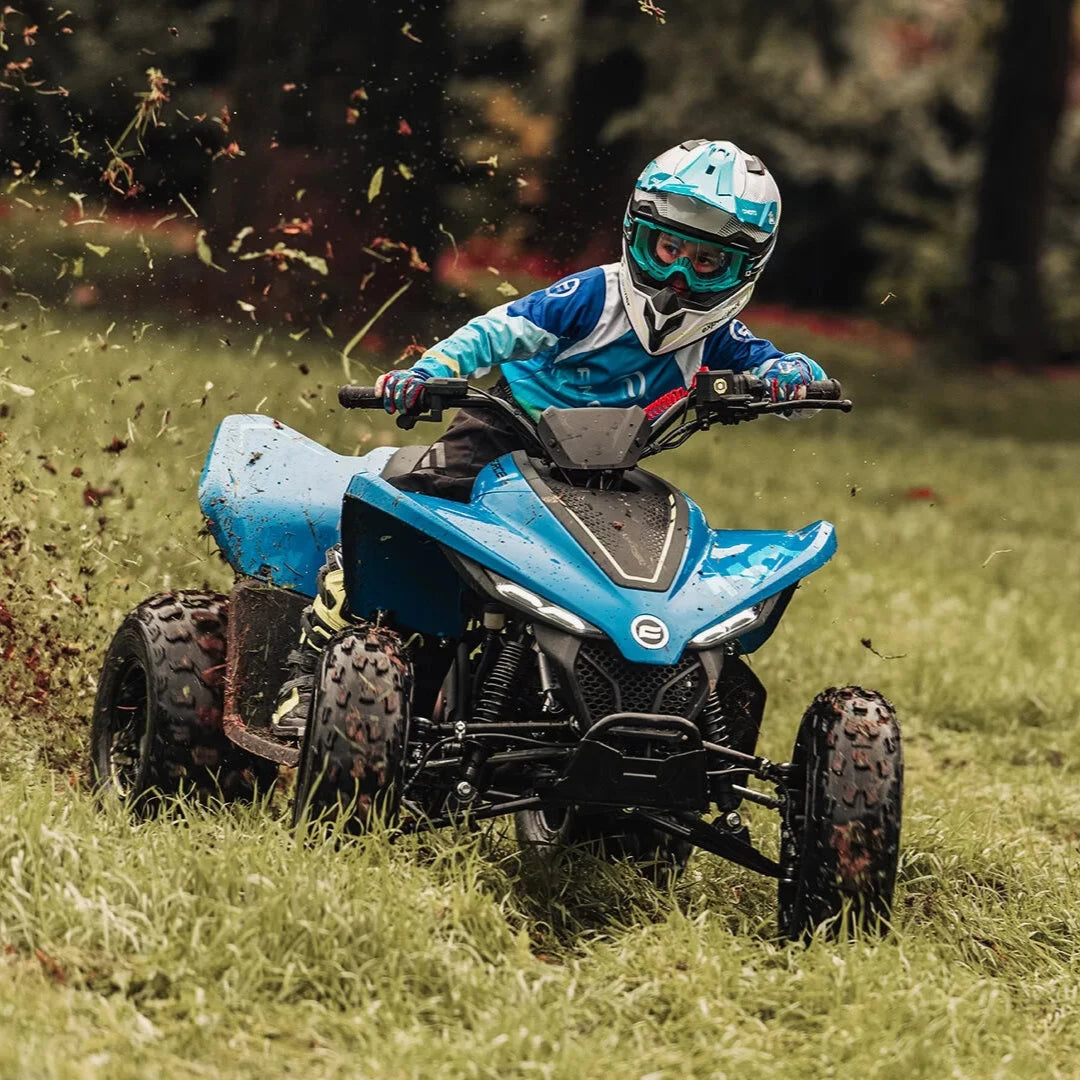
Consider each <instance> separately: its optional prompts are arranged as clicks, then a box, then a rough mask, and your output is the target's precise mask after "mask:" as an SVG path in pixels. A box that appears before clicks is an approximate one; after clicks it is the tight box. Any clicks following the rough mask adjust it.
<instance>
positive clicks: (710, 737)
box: [700, 690, 731, 746]
mask: <svg viewBox="0 0 1080 1080" xmlns="http://www.w3.org/2000/svg"><path fill="white" fill-rule="evenodd" d="M700 724H701V733H702V735H704V736H705V740H706V742H712V743H717V744H718V745H720V746H723V745H724V744H725V743H726V742H727V741H728V740H729V739H730V738H731V727H730V725H729V724H728V722H727V717H725V716H724V711H723V709H722V708H721V705H720V698H719V696H718V695H717V693H716V691H715V690H710V691H709V696H708V697H707V698H706V699H705V704H704V706H702V709H701V720H700Z"/></svg>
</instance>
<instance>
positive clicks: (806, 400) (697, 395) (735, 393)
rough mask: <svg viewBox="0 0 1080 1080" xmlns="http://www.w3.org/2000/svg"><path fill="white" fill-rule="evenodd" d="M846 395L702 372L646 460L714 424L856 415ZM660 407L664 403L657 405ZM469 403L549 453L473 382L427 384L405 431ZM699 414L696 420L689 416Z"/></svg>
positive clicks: (358, 402) (348, 396)
mask: <svg viewBox="0 0 1080 1080" xmlns="http://www.w3.org/2000/svg"><path fill="white" fill-rule="evenodd" d="M842 393H843V391H842V388H841V386H840V383H839V382H838V381H837V380H836V379H820V380H817V381H815V382H811V383H807V384H806V389H805V394H804V396H803V397H801V398H796V399H795V400H792V401H773V400H772V398H771V396H769V395H768V391H767V389H766V383H765V382H764V381H763V380H761V379H759V378H758V377H757V376H755V375H751V374H749V373H746V372H734V371H708V372H705V371H702V372H700V373H699V374H698V377H697V379H696V381H695V383H694V385H693V386H691V388H690V389H689V390H688V391H680V392H679V393H678V394H677V395H672V396H674V397H675V400H674V401H673V402H671V404H670V405H668V402H669V401H671V397H668V398H667V399H665V400H664V402H663V403H664V404H665V405H668V407H667V408H666V409H665V410H664V411H663V412H662V413H659V415H657V414H655V413H650V415H652V416H653V421H652V429H651V432H650V434H649V437H648V443H647V445H646V446H645V448H644V450H643V451H642V454H641V456H642V457H649V456H651V455H653V454H657V453H660V452H661V451H662V450H670V449H674V448H675V447H676V446H681V445H682V443H683V442H685V441H686V439H688V438H689V437H690V435H692V434H693V433H694V432H695V431H704V430H707V429H708V428H709V427H711V426H712V425H713V424H725V425H726V424H738V423H742V422H744V421H746V420H754V419H756V418H757V417H759V416H763V415H765V414H767V413H785V414H786V413H792V412H797V411H801V410H804V409H837V410H840V411H841V412H850V411H851V408H852V405H851V402H850V401H848V400H847V399H845V398H842V397H841V396H840V395H841V394H842ZM338 402H339V403H340V404H341V405H342V406H343V407H344V408H346V409H381V408H383V399H382V394H381V393H376V391H375V387H373V386H343V387H341V388H340V389H339V390H338ZM657 404H659V403H657ZM463 405H469V406H470V407H476V406H480V407H487V408H494V409H499V410H501V411H502V412H504V413H505V414H506V415H507V417H508V418H509V419H510V420H511V421H512V422H513V423H514V424H515V426H517V427H519V428H520V430H521V432H522V436H523V438H524V439H525V440H526V443H527V444H528V445H533V446H534V447H535V448H536V449H537V450H538V451H539V453H540V454H541V455H542V456H545V457H546V456H547V450H546V448H544V447H543V446H542V444H541V443H540V441H539V439H538V437H537V434H536V431H535V429H534V426H533V424H532V423H531V422H529V421H528V420H526V419H525V418H524V417H523V416H522V414H521V413H520V412H519V411H518V410H517V409H515V408H514V407H513V405H511V404H510V402H508V401H505V400H503V399H502V398H501V397H496V396H495V395H494V394H489V393H488V392H487V391H485V390H481V389H480V388H479V387H475V386H470V385H469V381H468V379H441V378H430V379H428V380H426V381H425V382H424V384H423V386H422V388H421V391H420V394H419V395H418V396H417V399H416V402H415V404H414V405H413V406H412V408H410V409H409V411H408V412H405V413H398V414H397V417H396V420H397V425H398V427H400V428H405V429H406V430H408V429H410V428H412V427H414V426H415V425H416V423H417V422H418V421H420V420H435V421H439V420H442V418H443V410H444V409H456V408H460V407H461V406H463ZM691 408H692V409H693V410H694V414H695V415H694V419H689V416H688V412H689V410H690V409H691Z"/></svg>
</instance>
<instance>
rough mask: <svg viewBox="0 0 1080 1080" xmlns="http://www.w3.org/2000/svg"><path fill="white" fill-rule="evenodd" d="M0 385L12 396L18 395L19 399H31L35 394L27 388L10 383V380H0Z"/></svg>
mask: <svg viewBox="0 0 1080 1080" xmlns="http://www.w3.org/2000/svg"><path fill="white" fill-rule="evenodd" d="M0 385H2V386H6V387H7V388H8V389H9V390H10V391H11V392H12V393H13V394H18V395H19V397H33V396H34V394H35V393H36V392H37V391H35V390H33V389H32V388H31V387H29V386H20V385H19V384H18V383H14V382H12V381H11V380H10V379H3V378H0Z"/></svg>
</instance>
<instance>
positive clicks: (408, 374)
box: [375, 368, 431, 413]
mask: <svg viewBox="0 0 1080 1080" xmlns="http://www.w3.org/2000/svg"><path fill="white" fill-rule="evenodd" d="M430 378H431V376H430V374H428V372H426V371H419V370H417V369H416V368H404V369H402V370H399V371H388V372H386V374H385V375H380V376H379V377H378V379H376V380H375V392H376V393H378V394H382V403H383V408H384V409H385V410H386V411H387V412H388V413H396V412H399V413H408V412H411V411H412V410H413V409H414V408H415V407H416V403H417V402H418V401H419V400H420V393H421V391H422V390H423V389H424V383H425V382H426V381H427V380H428V379H430Z"/></svg>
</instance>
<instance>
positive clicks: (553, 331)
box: [413, 266, 606, 378]
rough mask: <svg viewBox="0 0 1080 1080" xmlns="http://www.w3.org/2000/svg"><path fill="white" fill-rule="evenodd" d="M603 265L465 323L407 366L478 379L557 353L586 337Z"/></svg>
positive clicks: (595, 317)
mask: <svg viewBox="0 0 1080 1080" xmlns="http://www.w3.org/2000/svg"><path fill="white" fill-rule="evenodd" d="M605 290H606V284H605V278H604V271H603V267H599V266H596V267H593V268H591V269H589V270H585V271H583V272H582V273H580V274H574V275H571V276H569V277H565V278H562V279H560V280H559V281H556V282H555V284H554V285H551V286H550V287H548V288H546V289H539V290H537V291H536V292H532V293H529V294H528V296H523V297H521V299H519V300H514V301H512V302H511V303H508V304H501V305H500V306H499V307H496V308H492V309H491V311H489V312H487V313H486V314H484V315H478V316H477V317H476V318H474V319H470V320H469V321H468V322H467V323H466V324H465V325H464V326H462V327H461V328H460V329H458V330H455V331H454V333H452V334H451V335H450V336H449V337H447V338H444V339H443V340H442V341H440V342H438V343H437V344H435V345H433V346H432V347H431V348H430V349H428V350H427V352H425V353H424V355H423V356H421V357H420V359H419V360H418V361H417V362H416V363H415V364H414V365H413V370H418V371H423V372H426V373H427V374H428V375H432V376H441V377H447V376H449V377H458V376H465V377H466V378H467V377H468V376H470V375H484V374H486V373H487V372H488V371H490V370H491V368H493V367H495V366H496V365H498V364H502V363H505V362H507V361H510V360H527V359H529V358H530V357H533V356H536V355H537V354H538V353H541V352H543V351H545V350H546V349H551V350H553V351H561V350H562V349H564V348H566V347H568V346H569V345H571V344H573V343H574V342H576V341H580V340H581V339H582V338H584V337H585V336H586V335H588V334H589V333H590V332H591V331H592V330H593V328H594V327H595V326H596V324H597V322H598V321H599V319H600V314H601V312H602V311H603V309H604V295H605Z"/></svg>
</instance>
